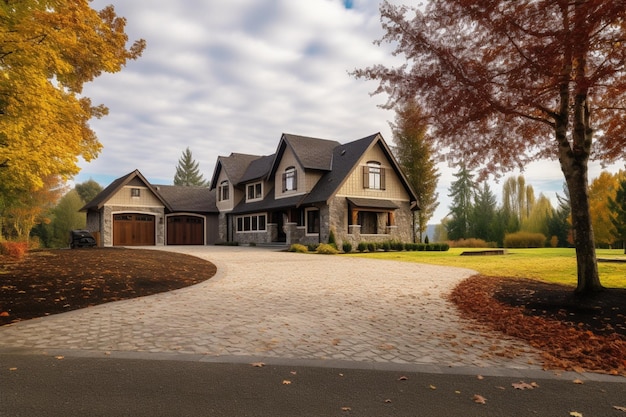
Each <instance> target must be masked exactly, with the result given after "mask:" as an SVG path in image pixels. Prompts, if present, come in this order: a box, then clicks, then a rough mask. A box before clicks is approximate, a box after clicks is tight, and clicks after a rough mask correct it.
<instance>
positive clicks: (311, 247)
mask: <svg viewBox="0 0 626 417" xmlns="http://www.w3.org/2000/svg"><path fill="white" fill-rule="evenodd" d="M306 246H307V248H308V249H309V252H315V251H316V250H317V243H309V244H308V245H306Z"/></svg>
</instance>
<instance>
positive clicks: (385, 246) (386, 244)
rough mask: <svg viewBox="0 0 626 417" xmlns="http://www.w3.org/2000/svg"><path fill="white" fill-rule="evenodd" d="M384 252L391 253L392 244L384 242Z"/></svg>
mask: <svg viewBox="0 0 626 417" xmlns="http://www.w3.org/2000/svg"><path fill="white" fill-rule="evenodd" d="M383 250H384V251H385V252H389V251H390V250H391V243H389V242H383Z"/></svg>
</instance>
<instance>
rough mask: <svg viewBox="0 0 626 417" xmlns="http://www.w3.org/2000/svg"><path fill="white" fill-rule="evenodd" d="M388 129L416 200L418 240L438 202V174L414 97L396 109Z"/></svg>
mask: <svg viewBox="0 0 626 417" xmlns="http://www.w3.org/2000/svg"><path fill="white" fill-rule="evenodd" d="M391 129H392V132H393V140H394V143H395V148H394V150H395V153H396V156H397V159H398V163H399V164H400V166H401V167H402V171H403V172H404V174H405V175H406V177H407V179H408V180H409V183H410V184H411V186H412V187H413V190H414V191H415V194H416V195H417V199H418V201H419V203H420V210H418V211H417V231H418V236H419V241H420V242H422V240H423V239H422V238H423V235H424V233H426V229H427V227H428V221H429V220H430V219H431V218H432V217H433V214H434V213H435V210H436V209H437V207H438V206H439V202H438V201H437V198H438V197H439V194H438V193H437V192H436V189H437V181H438V180H439V174H438V173H437V166H436V164H435V160H434V159H433V157H432V155H433V153H434V152H433V150H432V148H431V147H432V143H431V142H430V141H428V140H426V138H425V136H426V135H427V133H426V129H427V124H426V121H425V119H424V118H423V115H422V112H421V109H420V108H419V107H418V106H417V105H416V104H415V102H414V101H409V102H406V103H404V104H402V105H401V106H399V107H398V108H397V109H396V120H395V124H394V123H392V124H391Z"/></svg>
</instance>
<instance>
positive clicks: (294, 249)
mask: <svg viewBox="0 0 626 417" xmlns="http://www.w3.org/2000/svg"><path fill="white" fill-rule="evenodd" d="M308 251H309V249H308V248H307V247H306V246H304V245H301V244H299V243H294V244H293V245H291V246H289V252H297V253H307V252H308Z"/></svg>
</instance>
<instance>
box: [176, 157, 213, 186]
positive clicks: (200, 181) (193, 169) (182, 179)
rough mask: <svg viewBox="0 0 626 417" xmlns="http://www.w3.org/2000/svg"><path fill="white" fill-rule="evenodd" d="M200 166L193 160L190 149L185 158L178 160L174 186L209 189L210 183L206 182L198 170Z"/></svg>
mask: <svg viewBox="0 0 626 417" xmlns="http://www.w3.org/2000/svg"><path fill="white" fill-rule="evenodd" d="M198 166H199V164H198V163H197V162H196V161H195V160H194V159H193V156H192V155H191V151H190V150H189V147H187V149H185V151H184V152H183V156H182V157H181V158H180V159H179V160H178V166H177V167H176V175H175V176H174V185H181V186H185V187H208V186H209V182H208V181H207V180H205V179H204V178H203V176H202V174H201V173H200V170H199V168H198Z"/></svg>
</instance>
